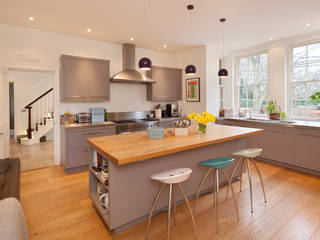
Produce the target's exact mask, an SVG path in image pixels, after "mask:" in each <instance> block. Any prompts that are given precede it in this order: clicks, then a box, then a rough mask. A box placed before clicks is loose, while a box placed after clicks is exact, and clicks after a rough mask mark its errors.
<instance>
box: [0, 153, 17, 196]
mask: <svg viewBox="0 0 320 240" xmlns="http://www.w3.org/2000/svg"><path fill="white" fill-rule="evenodd" d="M2 164H5V165H7V164H8V168H7V170H6V171H5V173H4V175H5V176H4V183H3V185H2V189H1V190H0V200H1V199H4V198H8V197H15V198H17V199H18V200H20V159H19V158H10V159H0V166H1V165H2ZM2 169H4V168H2Z"/></svg>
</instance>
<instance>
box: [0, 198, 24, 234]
mask: <svg viewBox="0 0 320 240" xmlns="http://www.w3.org/2000/svg"><path fill="white" fill-rule="evenodd" d="M0 212H1V214H0V240H28V239H29V238H28V230H27V226H26V222H25V218H24V214H23V210H22V207H21V205H20V202H19V201H18V200H17V199H16V198H6V199H3V200H1V201H0Z"/></svg>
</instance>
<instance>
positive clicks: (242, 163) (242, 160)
mask: <svg viewBox="0 0 320 240" xmlns="http://www.w3.org/2000/svg"><path fill="white" fill-rule="evenodd" d="M244 161H245V159H244V158H241V170H240V172H241V173H240V192H242V174H243V167H245V166H244V165H245V162H244Z"/></svg>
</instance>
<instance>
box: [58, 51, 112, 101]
mask: <svg viewBox="0 0 320 240" xmlns="http://www.w3.org/2000/svg"><path fill="white" fill-rule="evenodd" d="M109 76H110V62H109V61H108V60H102V59H93V58H83V57H75V56H68V55H61V57H60V100H61V102H103V101H107V100H110V81H109Z"/></svg>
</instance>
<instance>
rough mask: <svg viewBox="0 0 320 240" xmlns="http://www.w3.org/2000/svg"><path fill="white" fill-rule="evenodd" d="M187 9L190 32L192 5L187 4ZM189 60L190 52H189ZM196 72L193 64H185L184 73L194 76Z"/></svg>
mask: <svg viewBox="0 0 320 240" xmlns="http://www.w3.org/2000/svg"><path fill="white" fill-rule="evenodd" d="M187 9H188V10H189V24H190V29H191V32H192V24H191V11H192V10H193V9H194V5H192V4H189V5H188V6H187ZM189 62H190V54H189ZM196 72H197V69H196V67H195V66H194V65H192V64H189V65H188V66H186V69H185V73H186V75H187V76H194V75H195V74H196Z"/></svg>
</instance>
